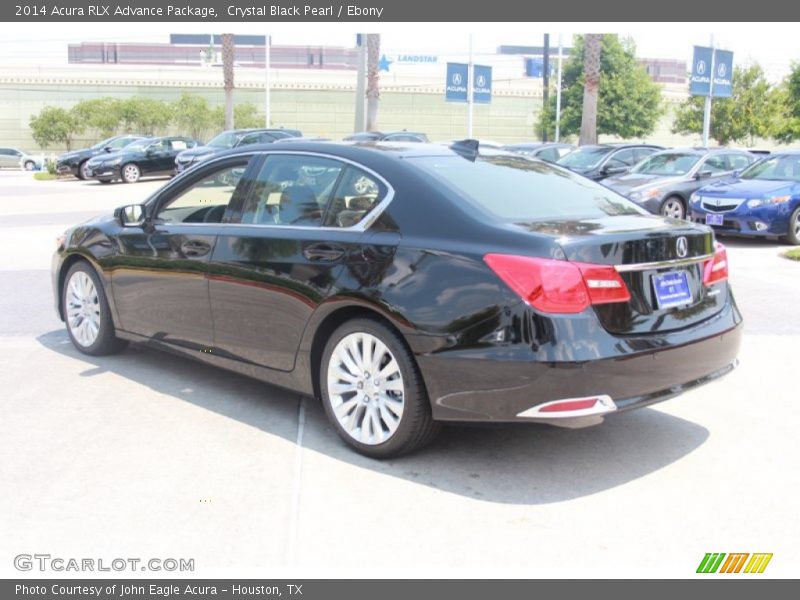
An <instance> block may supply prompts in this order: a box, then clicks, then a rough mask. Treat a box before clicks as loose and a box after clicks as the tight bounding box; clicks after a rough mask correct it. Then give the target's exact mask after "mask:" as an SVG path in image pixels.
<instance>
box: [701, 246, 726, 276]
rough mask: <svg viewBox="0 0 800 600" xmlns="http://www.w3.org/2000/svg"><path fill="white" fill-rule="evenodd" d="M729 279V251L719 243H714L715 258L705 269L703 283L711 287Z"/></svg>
mask: <svg viewBox="0 0 800 600" xmlns="http://www.w3.org/2000/svg"><path fill="white" fill-rule="evenodd" d="M727 278H728V251H727V250H725V246H723V245H722V244H720V243H719V242H715V243H714V256H713V257H712V258H711V260H707V261H706V264H705V266H704V267H703V283H704V284H705V285H711V284H712V283H717V282H719V281H725V280H726V279H727Z"/></svg>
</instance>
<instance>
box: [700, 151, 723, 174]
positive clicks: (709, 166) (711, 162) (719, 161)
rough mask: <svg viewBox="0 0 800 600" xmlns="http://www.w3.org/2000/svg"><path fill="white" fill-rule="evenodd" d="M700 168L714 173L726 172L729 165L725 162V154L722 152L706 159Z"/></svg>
mask: <svg viewBox="0 0 800 600" xmlns="http://www.w3.org/2000/svg"><path fill="white" fill-rule="evenodd" d="M700 170H701V171H711V173H712V174H717V173H724V172H725V171H727V170H728V165H727V163H726V162H725V156H724V155H722V154H717V155H716V156H710V157H709V158H708V159H706V162H705V163H703V166H702V167H701V168H700Z"/></svg>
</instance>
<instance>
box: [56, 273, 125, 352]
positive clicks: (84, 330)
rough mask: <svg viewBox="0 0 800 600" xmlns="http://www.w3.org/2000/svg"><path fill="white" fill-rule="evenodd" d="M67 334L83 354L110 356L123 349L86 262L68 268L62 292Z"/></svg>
mask: <svg viewBox="0 0 800 600" xmlns="http://www.w3.org/2000/svg"><path fill="white" fill-rule="evenodd" d="M61 294H62V302H63V307H64V318H65V321H66V324H67V333H68V334H69V339H70V340H71V341H72V344H73V345H74V346H75V347H76V348H77V349H78V350H80V351H81V352H83V353H84V354H90V355H92V356H101V355H103V354H113V353H115V352H119V351H120V350H121V349H122V348H124V347H125V342H124V341H122V340H120V339H119V338H117V336H116V335H115V331H114V323H113V322H112V320H111V311H110V310H109V308H108V300H107V299H106V295H105V292H104V291H103V285H102V284H101V283H100V278H99V277H98V275H97V273H96V272H95V270H94V269H93V268H92V267H91V266H90V265H89V264H88V263H86V262H83V261H81V262H77V263H75V264H74V265H72V267H70V269H69V271H68V272H67V276H66V277H65V278H64V288H63V289H62V290H61Z"/></svg>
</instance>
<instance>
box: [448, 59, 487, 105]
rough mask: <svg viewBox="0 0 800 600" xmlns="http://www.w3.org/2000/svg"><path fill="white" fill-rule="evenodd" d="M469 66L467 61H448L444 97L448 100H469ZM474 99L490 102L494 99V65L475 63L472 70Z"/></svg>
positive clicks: (474, 100)
mask: <svg viewBox="0 0 800 600" xmlns="http://www.w3.org/2000/svg"><path fill="white" fill-rule="evenodd" d="M468 72H469V67H468V65H466V64H465V63H450V62H449V63H447V79H446V80H445V88H444V90H445V91H444V99H445V100H447V101H448V102H467V78H468V75H467V74H468ZM472 76H473V79H472V101H473V102H475V103H476V104H488V103H489V102H491V101H492V67H487V66H485V65H474V66H473V71H472Z"/></svg>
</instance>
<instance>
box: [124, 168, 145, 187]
mask: <svg viewBox="0 0 800 600" xmlns="http://www.w3.org/2000/svg"><path fill="white" fill-rule="evenodd" d="M141 175H142V172H141V171H140V170H139V167H138V166H137V165H135V164H133V163H128V164H127V165H122V181H124V182H125V183H136V182H137V181H139V177H141Z"/></svg>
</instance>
